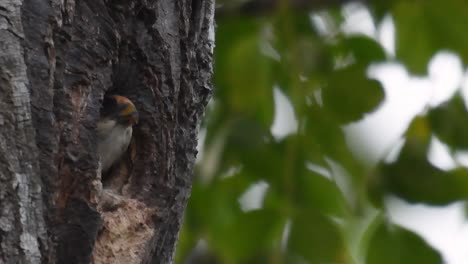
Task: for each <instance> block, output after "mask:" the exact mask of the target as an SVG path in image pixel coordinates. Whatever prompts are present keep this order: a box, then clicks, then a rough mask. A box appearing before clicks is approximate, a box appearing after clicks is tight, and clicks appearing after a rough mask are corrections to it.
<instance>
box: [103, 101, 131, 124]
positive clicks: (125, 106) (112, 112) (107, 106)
mask: <svg viewBox="0 0 468 264" xmlns="http://www.w3.org/2000/svg"><path fill="white" fill-rule="evenodd" d="M101 116H102V117H104V118H111V119H115V120H116V121H117V123H119V124H121V125H124V126H132V125H135V124H137V123H138V111H137V110H136V107H135V105H134V104H133V103H132V101H130V100H129V99H128V98H127V97H124V96H120V95H111V96H107V97H105V98H104V102H103V108H102V110H101Z"/></svg>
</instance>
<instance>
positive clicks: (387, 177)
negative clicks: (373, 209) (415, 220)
mask: <svg viewBox="0 0 468 264" xmlns="http://www.w3.org/2000/svg"><path fill="white" fill-rule="evenodd" d="M426 154H427V145H423V144H421V142H420V141H418V140H414V139H411V138H410V139H408V140H407V142H406V144H405V146H404V147H403V149H402V151H401V154H400V157H399V158H398V161H397V162H395V163H392V164H385V165H382V167H381V168H380V175H379V178H378V179H377V183H376V184H377V185H380V188H382V189H381V193H380V195H383V194H384V193H385V192H391V193H393V194H396V195H398V196H399V197H401V198H403V199H405V200H407V201H409V202H424V203H429V204H435V205H445V204H448V203H452V202H454V201H458V200H463V199H467V198H468V171H467V170H466V169H461V168H460V169H456V170H452V171H448V172H445V171H443V170H441V169H439V168H436V167H434V166H433V165H432V164H430V163H429V161H428V160H427V159H426ZM374 187H375V186H374ZM374 191H376V190H375V189H374Z"/></svg>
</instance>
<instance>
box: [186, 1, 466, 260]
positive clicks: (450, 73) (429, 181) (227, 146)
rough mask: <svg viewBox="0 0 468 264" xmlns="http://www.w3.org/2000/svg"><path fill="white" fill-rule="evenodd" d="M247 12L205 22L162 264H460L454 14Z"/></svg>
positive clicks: (462, 30)
mask: <svg viewBox="0 0 468 264" xmlns="http://www.w3.org/2000/svg"><path fill="white" fill-rule="evenodd" d="M251 2H252V1H239V3H234V2H232V1H229V2H226V3H222V2H221V3H220V7H219V8H218V11H219V12H218V15H217V18H216V19H217V23H218V26H217V30H216V45H217V47H216V50H215V53H216V64H215V79H214V84H215V94H214V99H213V100H212V102H211V103H210V105H209V107H208V109H207V112H208V113H207V116H206V122H205V123H204V124H203V126H202V128H201V133H200V134H201V135H200V147H199V156H198V162H197V168H196V177H195V179H194V187H193V192H192V198H191V200H190V202H189V206H188V209H187V212H186V216H185V222H184V226H183V229H182V232H181V239H180V242H179V245H178V251H177V262H178V263H379V264H380V263H382V264H385V263H400V264H404V263H449V264H462V263H468V250H467V248H466V245H468V225H467V222H466V203H465V200H466V198H467V197H468V171H467V170H466V167H468V154H467V153H468V152H466V149H467V148H468V115H467V113H466V105H467V102H468V71H467V70H466V69H467V68H466V62H467V60H468V34H467V33H466V25H468V16H466V14H468V3H465V1H462V0H446V1H437V0H427V1H403V0H401V1H398V0H395V1H375V2H373V1H369V2H368V3H367V4H362V3H357V2H351V3H348V4H345V5H331V4H330V5H329V6H320V7H319V8H317V7H316V6H314V4H310V5H305V6H298V4H297V3H300V2H301V1H293V2H291V3H290V2H288V1H279V2H280V4H279V5H278V6H277V7H275V8H267V9H265V10H264V9H258V8H257V9H255V8H253V7H252V5H251ZM306 2H307V1H306ZM310 2H311V3H313V2H314V1H310ZM380 2H385V3H380ZM376 81H377V82H376Z"/></svg>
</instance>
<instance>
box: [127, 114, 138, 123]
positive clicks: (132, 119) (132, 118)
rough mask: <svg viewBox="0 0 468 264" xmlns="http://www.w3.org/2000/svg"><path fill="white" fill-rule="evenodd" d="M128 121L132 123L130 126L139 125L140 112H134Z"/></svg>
mask: <svg viewBox="0 0 468 264" xmlns="http://www.w3.org/2000/svg"><path fill="white" fill-rule="evenodd" d="M128 120H129V121H130V124H132V125H136V124H138V112H136V111H135V112H133V113H131V114H130V116H129V117H128Z"/></svg>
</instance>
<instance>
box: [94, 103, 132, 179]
mask: <svg viewBox="0 0 468 264" xmlns="http://www.w3.org/2000/svg"><path fill="white" fill-rule="evenodd" d="M137 122H138V112H137V110H136V108H135V105H134V104H133V103H132V101H130V100H129V99H128V98H126V97H123V96H120V95H112V96H108V97H105V98H104V102H103V106H102V109H101V117H100V119H99V121H98V123H97V133H98V153H99V156H100V158H101V170H102V172H106V171H108V170H109V168H110V167H111V166H112V165H113V164H114V163H115V162H116V161H117V160H118V159H119V158H120V157H121V156H122V154H123V153H125V151H127V148H128V145H129V144H130V140H131V139H132V126H133V125H135V124H136V123H137Z"/></svg>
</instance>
